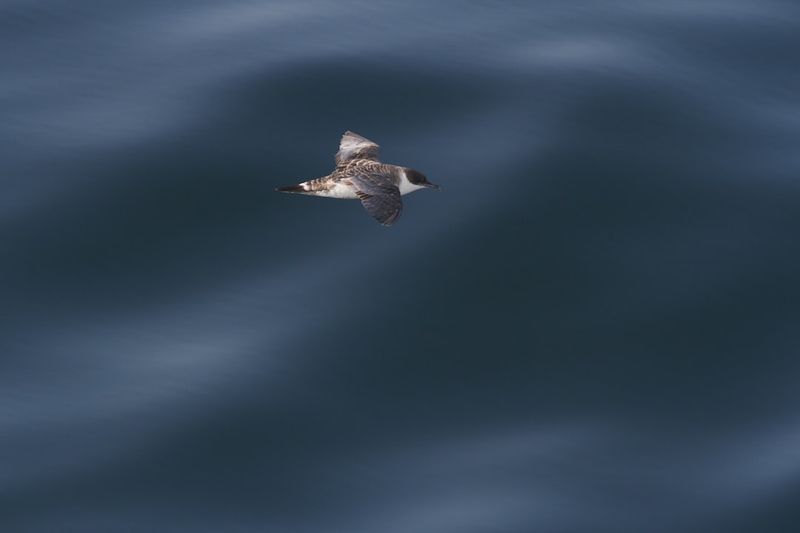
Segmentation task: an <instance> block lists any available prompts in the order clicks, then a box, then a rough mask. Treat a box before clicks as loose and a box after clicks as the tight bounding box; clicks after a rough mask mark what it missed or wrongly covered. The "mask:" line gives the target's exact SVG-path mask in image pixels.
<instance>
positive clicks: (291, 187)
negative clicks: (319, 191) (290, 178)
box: [275, 183, 308, 192]
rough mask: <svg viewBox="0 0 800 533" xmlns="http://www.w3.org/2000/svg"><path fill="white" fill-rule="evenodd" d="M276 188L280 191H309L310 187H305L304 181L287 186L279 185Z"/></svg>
mask: <svg viewBox="0 0 800 533" xmlns="http://www.w3.org/2000/svg"><path fill="white" fill-rule="evenodd" d="M275 190H276V191H278V192H306V191H308V189H307V188H305V187H304V186H303V184H302V183H298V184H297V185H287V186H286V187H278V188H277V189H275Z"/></svg>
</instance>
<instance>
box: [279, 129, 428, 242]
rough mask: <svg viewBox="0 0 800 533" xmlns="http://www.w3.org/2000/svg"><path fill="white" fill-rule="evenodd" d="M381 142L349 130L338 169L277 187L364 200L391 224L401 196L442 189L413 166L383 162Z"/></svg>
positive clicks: (397, 214)
mask: <svg viewBox="0 0 800 533" xmlns="http://www.w3.org/2000/svg"><path fill="white" fill-rule="evenodd" d="M379 148H380V147H379V146H378V144H376V143H374V142H372V141H370V140H369V139H367V138H365V137H362V136H361V135H359V134H357V133H353V132H352V131H346V132H345V133H344V135H342V140H341V141H340V142H339V151H338V152H337V153H336V158H335V162H336V168H335V169H334V170H333V172H331V173H330V174H328V175H327V176H323V177H321V178H316V179H312V180H308V181H304V182H302V183H298V184H296V185H288V186H286V187H278V188H277V189H275V190H276V191H278V192H287V193H295V194H306V195H311V196H322V197H323V198H341V199H345V200H361V205H363V206H364V209H366V210H367V213H369V214H370V215H371V216H372V218H374V219H375V220H377V221H378V222H380V223H381V224H382V225H384V226H391V225H392V224H394V223H395V222H396V221H397V219H398V218H399V217H400V214H401V213H402V212H403V201H402V199H401V198H400V197H401V196H402V195H405V194H408V193H411V192H414V191H418V190H420V189H426V188H427V189H437V190H438V189H439V188H440V187H439V186H438V185H435V184H433V183H431V182H430V181H428V178H427V177H425V175H424V174H423V173H422V172H420V171H418V170H414V169H413V168H408V167H402V166H399V165H390V164H387V163H382V162H381V161H380V159H379V158H378V150H379Z"/></svg>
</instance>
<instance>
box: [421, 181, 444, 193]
mask: <svg viewBox="0 0 800 533" xmlns="http://www.w3.org/2000/svg"><path fill="white" fill-rule="evenodd" d="M425 186H426V187H427V188H429V189H436V190H437V191H440V190H441V189H442V188H441V187H439V186H438V185H436V184H435V183H431V182H430V181H429V182H428V183H426V184H425Z"/></svg>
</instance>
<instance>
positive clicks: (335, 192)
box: [317, 183, 358, 200]
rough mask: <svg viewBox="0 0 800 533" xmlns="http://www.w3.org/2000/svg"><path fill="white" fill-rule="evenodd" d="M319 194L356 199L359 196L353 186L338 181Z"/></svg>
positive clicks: (328, 196)
mask: <svg viewBox="0 0 800 533" xmlns="http://www.w3.org/2000/svg"><path fill="white" fill-rule="evenodd" d="M317 196H324V197H326V198H339V199H341V200H356V199H357V198H358V196H356V190H355V189H354V188H353V187H352V186H350V185H345V184H343V183H337V184H336V185H334V186H333V187H331V188H330V189H328V190H327V191H324V192H322V191H320V192H319V193H317Z"/></svg>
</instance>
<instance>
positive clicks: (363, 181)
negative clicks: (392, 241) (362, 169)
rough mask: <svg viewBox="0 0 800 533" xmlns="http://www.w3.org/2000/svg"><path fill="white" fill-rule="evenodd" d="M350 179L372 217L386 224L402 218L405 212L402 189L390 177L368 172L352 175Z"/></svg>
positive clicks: (389, 224) (362, 203)
mask: <svg viewBox="0 0 800 533" xmlns="http://www.w3.org/2000/svg"><path fill="white" fill-rule="evenodd" d="M350 181H351V182H352V184H353V186H354V187H355V188H356V195H357V196H358V199H359V200H361V205H363V206H364V209H366V210H367V213H369V214H370V215H371V216H372V218H374V219H375V220H377V221H378V222H380V223H381V224H383V225H384V226H391V225H392V224H394V222H395V221H396V220H397V219H398V218H400V214H401V213H402V212H403V201H402V199H401V198H400V189H398V188H397V187H396V186H395V185H394V184H393V183H392V182H391V181H390V180H389V179H388V178H385V177H383V176H380V175H373V174H367V175H363V176H355V177H351V178H350Z"/></svg>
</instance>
